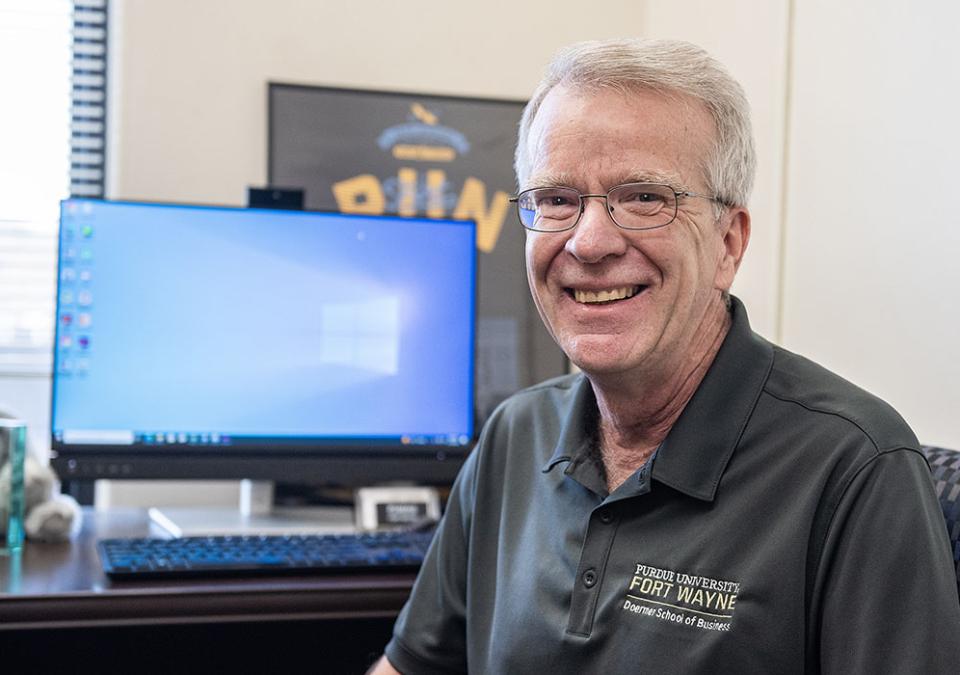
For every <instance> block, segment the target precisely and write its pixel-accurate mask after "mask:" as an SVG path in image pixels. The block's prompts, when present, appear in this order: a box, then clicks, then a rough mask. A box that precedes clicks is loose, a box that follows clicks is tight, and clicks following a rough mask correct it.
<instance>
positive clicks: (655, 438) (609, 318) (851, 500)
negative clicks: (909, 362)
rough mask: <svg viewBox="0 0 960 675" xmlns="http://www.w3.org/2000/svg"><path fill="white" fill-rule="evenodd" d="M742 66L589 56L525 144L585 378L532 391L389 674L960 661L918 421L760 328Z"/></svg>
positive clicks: (652, 55)
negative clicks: (737, 290) (742, 272)
mask: <svg viewBox="0 0 960 675" xmlns="http://www.w3.org/2000/svg"><path fill="white" fill-rule="evenodd" d="M754 164H755V161H754V151H753V146H752V140H751V130H750V123H749V115H748V111H747V105H746V102H745V99H744V96H743V93H742V90H741V88H740V87H739V85H737V83H736V82H735V81H733V80H732V79H731V78H730V76H729V75H728V74H727V73H726V71H725V70H724V69H723V68H722V67H721V66H720V65H719V64H717V63H716V62H715V61H714V60H713V59H711V58H710V57H709V56H708V55H706V54H705V53H704V52H703V51H702V50H700V49H698V48H696V47H694V46H692V45H689V44H685V43H676V42H650V41H617V42H604V43H585V44H581V45H576V46H574V47H572V48H570V49H568V50H566V51H564V52H562V53H561V54H560V55H559V56H558V58H557V59H556V60H555V61H554V63H553V64H552V66H551V68H550V70H549V72H548V74H547V76H546V78H545V79H544V81H543V82H542V83H541V85H540V87H539V88H538V90H537V91H536V93H535V94H534V96H533V98H532V100H531V101H530V103H529V105H528V106H527V109H526V112H525V113H524V117H523V122H522V125H521V130H520V138H519V144H518V148H517V175H518V180H519V182H520V186H521V192H520V194H519V195H518V197H517V199H516V202H517V207H518V214H519V220H520V223H521V224H522V225H523V226H524V227H525V228H526V229H527V231H528V233H527V245H526V258H527V276H528V279H529V283H530V289H531V292H532V293H533V297H534V300H535V301H536V304H537V307H538V308H539V310H540V314H541V316H542V318H543V320H544V322H545V324H546V325H547V327H548V329H549V330H550V332H551V333H552V335H553V336H554V338H555V339H556V341H557V342H558V344H559V345H560V346H561V347H562V348H563V350H564V351H565V352H566V353H567V355H568V356H569V357H570V360H571V361H572V362H573V363H575V364H576V365H577V366H579V368H580V370H581V371H582V374H578V375H571V376H567V377H562V378H558V379H556V380H552V381H550V382H546V383H544V384H541V385H539V386H536V387H533V388H531V389H528V390H526V391H523V392H520V393H519V394H517V395H516V396H514V397H513V398H511V399H510V400H508V401H507V402H505V403H504V404H503V405H502V406H501V407H500V408H499V409H498V410H497V411H496V413H495V414H494V415H493V416H492V418H491V419H490V421H489V422H488V424H487V426H486V428H485V429H484V431H483V434H482V436H481V439H480V442H479V444H478V447H477V448H476V450H475V451H474V453H473V454H472V455H471V457H470V459H469V460H468V462H467V464H466V465H465V466H464V469H463V471H462V473H461V475H460V477H459V478H458V480H457V483H456V485H455V486H454V489H453V492H452V494H451V498H450V501H449V503H448V507H447V512H446V515H445V518H444V520H443V522H442V525H441V527H440V528H439V531H438V534H437V538H436V541H435V543H434V546H433V548H432V550H431V552H430V554H429V555H428V558H427V560H426V562H425V564H424V566H423V569H422V571H421V574H420V577H419V579H418V581H417V584H416V587H415V588H414V591H413V594H412V596H411V598H410V601H409V602H408V604H407V606H406V608H405V609H404V611H403V613H402V614H401V616H400V618H399V620H398V622H397V626H396V629H395V635H394V639H393V640H392V641H391V642H390V644H389V645H388V646H387V650H386V655H385V659H383V660H381V662H380V663H379V664H378V667H377V669H378V671H379V672H384V673H389V672H396V671H395V670H394V669H396V670H399V671H401V672H405V673H418V674H419V673H450V672H464V671H468V670H469V671H471V672H477V673H534V672H546V673H621V672H651V673H662V672H668V673H674V672H675V673H778V674H782V673H801V672H823V673H948V672H949V673H955V672H957V671H958V669H960V601H958V597H957V584H956V578H955V577H954V574H953V565H952V559H951V555H950V551H949V548H948V543H947V539H946V532H945V528H944V522H943V519H942V515H941V513H940V511H939V507H938V504H937V501H936V498H935V496H934V493H933V489H932V485H931V478H930V475H929V471H928V468H927V466H926V464H925V462H924V459H923V457H922V456H921V454H920V453H919V451H918V445H917V440H916V438H915V437H914V435H913V433H912V432H911V431H910V429H909V428H908V427H907V425H906V424H905V423H904V422H903V420H902V419H901V418H900V417H899V416H898V415H897V413H896V412H895V411H893V410H892V409H891V408H890V407H889V406H887V405H886V404H885V403H883V402H882V401H880V400H878V399H876V398H874V397H873V396H871V395H869V394H867V393H866V392H864V391H862V390H860V389H858V388H856V387H855V386H853V385H851V384H850V383H848V382H845V381H844V380H842V379H840V378H839V377H837V376H836V375H833V374H831V373H829V372H827V371H826V370H824V369H822V368H820V367H818V366H817V365H815V364H813V363H811V362H810V361H807V360H805V359H803V358H801V357H799V356H796V355H794V354H791V353H789V352H787V351H784V350H782V349H780V348H778V347H776V346H774V345H772V344H770V343H768V342H766V341H765V340H763V339H762V338H760V337H759V336H757V335H756V334H754V333H753V332H751V330H750V326H749V324H748V322H747V315H746V311H745V309H744V307H743V305H742V304H741V303H740V302H739V301H737V300H736V299H734V298H732V297H731V296H730V295H729V290H730V286H731V284H732V283H733V279H734V276H735V274H736V271H737V268H738V267H739V265H740V262H741V260H742V258H743V255H744V252H745V250H746V248H747V243H748V241H749V238H750V214H749V211H748V209H747V206H746V205H747V199H748V196H749V192H750V188H751V184H752V179H753V173H754Z"/></svg>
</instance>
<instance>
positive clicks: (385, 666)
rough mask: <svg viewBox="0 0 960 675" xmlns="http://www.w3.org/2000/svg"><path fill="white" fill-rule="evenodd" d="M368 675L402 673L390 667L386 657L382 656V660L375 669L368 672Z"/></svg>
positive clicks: (374, 665)
mask: <svg viewBox="0 0 960 675" xmlns="http://www.w3.org/2000/svg"><path fill="white" fill-rule="evenodd" d="M367 675H401V673H400V671H399V670H397V669H396V668H394V667H393V666H392V665H390V662H389V661H387V657H386V656H381V657H380V660H379V661H377V662H376V663H374V664H373V667H372V668H371V669H370V670H368V671H367Z"/></svg>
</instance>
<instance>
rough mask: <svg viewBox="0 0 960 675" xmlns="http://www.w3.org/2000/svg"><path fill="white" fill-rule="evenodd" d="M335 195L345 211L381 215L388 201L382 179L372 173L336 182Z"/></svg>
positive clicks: (339, 205) (339, 207) (334, 186)
mask: <svg viewBox="0 0 960 675" xmlns="http://www.w3.org/2000/svg"><path fill="white" fill-rule="evenodd" d="M333 196H334V198H335V199H336V200H337V208H338V209H340V211H342V212H343V213H365V214H370V215H379V214H382V213H383V207H384V205H385V203H386V200H385V199H384V196H383V189H382V188H381V187H380V181H379V180H377V177H376V176H374V175H373V174H370V173H365V174H361V175H359V176H354V177H353V178H348V179H346V180H342V181H340V182H338V183H334V184H333Z"/></svg>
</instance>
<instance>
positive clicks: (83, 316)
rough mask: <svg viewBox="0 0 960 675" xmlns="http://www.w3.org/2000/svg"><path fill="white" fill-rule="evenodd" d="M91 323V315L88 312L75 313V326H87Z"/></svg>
mask: <svg viewBox="0 0 960 675" xmlns="http://www.w3.org/2000/svg"><path fill="white" fill-rule="evenodd" d="M92 323H93V315H92V314H90V313H89V312H80V313H79V314H77V327H78V328H89V327H90V324H92Z"/></svg>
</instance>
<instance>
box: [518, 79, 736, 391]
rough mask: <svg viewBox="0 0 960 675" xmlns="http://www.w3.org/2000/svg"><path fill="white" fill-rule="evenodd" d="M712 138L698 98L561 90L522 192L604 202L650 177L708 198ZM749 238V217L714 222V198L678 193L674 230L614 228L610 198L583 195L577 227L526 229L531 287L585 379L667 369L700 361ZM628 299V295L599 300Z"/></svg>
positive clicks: (534, 147) (539, 133)
mask: <svg viewBox="0 0 960 675" xmlns="http://www.w3.org/2000/svg"><path fill="white" fill-rule="evenodd" d="M714 134H715V132H714V124H713V120H712V118H711V117H710V116H709V114H708V113H707V112H706V110H704V109H703V108H702V106H701V105H700V104H699V103H697V102H694V101H692V100H688V99H685V98H681V97H677V96H673V97H665V96H663V95H659V94H656V93H652V92H629V93H622V92H615V91H599V92H590V93H583V92H579V93H578V92H576V91H573V90H570V89H565V88H561V87H558V88H556V89H554V90H552V91H551V92H550V93H549V94H548V95H547V97H546V98H545V99H544V101H543V104H542V105H541V107H540V110H539V111H538V113H537V116H536V118H535V120H534V123H533V126H532V127H531V129H530V136H529V143H530V145H529V153H530V157H532V162H531V170H530V176H529V177H528V178H527V180H526V182H525V184H524V185H523V186H522V187H523V188H531V187H546V186H554V185H564V186H568V187H573V188H577V189H578V190H579V191H580V192H581V193H584V194H600V193H606V192H607V190H609V189H610V188H611V187H613V186H615V185H619V184H621V183H627V182H635V181H650V182H659V183H667V184H669V185H671V186H672V187H674V188H675V189H676V190H678V191H683V190H689V191H692V192H697V193H701V194H706V193H707V187H706V181H705V178H704V173H703V168H702V167H703V166H704V160H705V158H706V157H707V156H708V152H709V149H710V147H711V144H712V142H713V138H714ZM731 223H734V224H735V227H734V228H731V227H730V226H731ZM733 230H736V232H734V236H735V238H736V236H737V233H740V234H741V235H742V236H741V237H740V239H741V240H742V246H741V247H739V248H738V242H737V241H734V242H732V243H731V242H730V237H729V236H728V234H729V233H730V232H732V231H733ZM748 233H749V217H748V215H747V213H746V211H745V210H743V209H730V210H728V211H727V213H726V214H725V215H724V216H723V218H721V221H720V222H719V223H718V222H717V221H716V220H715V212H714V203H713V202H711V201H710V200H708V199H701V198H684V197H681V198H680V208H679V211H678V214H677V217H676V219H675V220H674V221H673V222H672V223H670V224H669V225H667V226H666V227H661V228H658V229H654V230H643V231H636V230H634V231H628V230H623V229H621V228H619V227H617V226H616V225H615V224H614V222H613V221H612V220H611V219H610V216H609V215H608V213H607V212H606V210H605V204H604V200H602V199H587V200H585V211H584V213H583V216H582V217H581V219H580V222H579V224H578V225H577V226H576V227H575V228H574V229H573V230H568V231H565V232H528V233H527V242H526V261H527V279H528V281H529V284H530V289H531V291H532V293H533V298H534V301H535V302H536V305H537V308H538V309H539V311H540V316H541V317H542V318H543V321H544V323H545V324H546V326H547V329H548V330H549V331H550V332H551V334H552V335H553V337H554V339H555V340H556V341H557V343H558V344H559V345H560V347H561V349H563V351H564V352H566V354H567V356H569V357H570V360H571V361H573V363H575V364H576V365H577V366H579V367H580V368H581V369H582V370H583V371H585V372H586V373H588V374H592V375H603V374H611V375H613V374H626V373H631V372H633V373H643V372H644V371H645V372H647V373H648V374H657V373H663V372H665V370H664V369H668V370H667V371H666V372H669V369H675V368H679V367H682V364H684V362H685V361H689V360H691V359H694V358H698V352H699V351H700V350H699V349H698V346H697V339H698V337H701V339H704V338H702V335H703V334H704V333H705V332H707V331H704V330H701V329H703V328H704V327H705V326H707V325H708V323H709V322H710V321H716V316H717V308H718V304H717V303H720V302H721V294H720V292H721V291H722V290H729V288H730V284H731V283H732V282H733V275H734V273H735V271H736V266H737V264H738V263H739V259H740V254H741V253H742V249H743V248H745V246H746V235H747V234H748ZM604 292H607V293H604ZM610 292H614V296H611V295H610ZM621 295H627V296H629V297H625V298H623V299H619V300H612V301H610V300H606V301H604V298H609V297H619V296H621Z"/></svg>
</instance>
